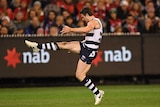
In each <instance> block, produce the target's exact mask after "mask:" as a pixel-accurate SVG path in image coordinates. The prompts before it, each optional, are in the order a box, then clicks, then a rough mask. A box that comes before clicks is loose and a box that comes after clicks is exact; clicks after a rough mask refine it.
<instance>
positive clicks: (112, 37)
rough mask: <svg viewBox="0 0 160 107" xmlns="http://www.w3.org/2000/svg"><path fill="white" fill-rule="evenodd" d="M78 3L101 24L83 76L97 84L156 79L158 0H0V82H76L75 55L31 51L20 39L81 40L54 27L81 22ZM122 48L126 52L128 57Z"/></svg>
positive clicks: (159, 20)
mask: <svg viewBox="0 0 160 107" xmlns="http://www.w3.org/2000/svg"><path fill="white" fill-rule="evenodd" d="M84 6H88V7H90V8H92V10H93V13H94V15H95V16H96V17H98V18H100V19H101V21H102V22H103V28H104V34H103V42H102V44H101V48H100V52H99V56H98V57H97V59H96V61H95V62H94V63H93V66H92V68H91V71H90V73H89V76H90V77H92V78H94V79H95V81H96V82H97V83H98V84H108V83H116V84H123V83H131V84H135V83H136V84H137V83H144V84H146V83H147V84H148V83H159V76H160V71H159V65H160V61H159V59H160V56H159V54H160V51H159V43H160V40H159V39H160V36H159V32H160V18H159V15H160V12H159V10H160V2H159V0H152V1H150V0H0V34H1V36H0V49H1V54H0V78H1V81H0V84H1V87H6V86H13V87H14V86H15V87H16V86H39V85H46V86H48V85H49V86H50V85H51V86H53V85H79V82H78V81H77V80H76V79H75V77H74V72H75V68H76V62H77V58H78V55H75V54H68V53H67V52H64V51H60V52H56V53H54V52H51V51H44V52H40V53H39V54H34V53H32V51H31V50H30V49H28V48H27V47H26V46H25V44H24V40H25V39H29V40H33V41H34V40H35V41H38V42H41V43H42V42H47V41H63V40H64V41H70V40H82V39H83V36H80V35H84V34H74V33H71V34H68V35H66V36H63V35H61V34H60V31H61V29H62V25H63V24H65V25H68V26H70V27H81V26H85V23H83V22H82V21H81V20H80V15H79V11H80V10H81V8H83V7H84ZM136 6H138V7H136ZM49 16H50V17H49ZM115 16H116V17H115ZM130 20H132V21H130ZM126 51H127V53H128V51H130V53H131V55H132V56H131V59H130V60H129V61H125V59H124V58H125V57H128V54H126ZM107 52H111V54H112V56H113V57H112V58H113V60H112V59H110V58H111V54H110V55H108V56H107V55H106V53H107ZM25 53H27V55H28V54H29V56H25V55H26V54H25ZM43 55H44V56H43ZM46 55H48V56H46ZM62 56H63V57H62ZM48 57H49V61H48V60H47V58H48ZM24 58H25V61H24ZM107 58H109V61H106V59H107ZM111 60H112V61H111ZM115 60H118V61H117V62H116V61H115ZM45 61H48V62H45ZM60 80H61V81H60Z"/></svg>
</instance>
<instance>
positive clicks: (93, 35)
mask: <svg viewBox="0 0 160 107" xmlns="http://www.w3.org/2000/svg"><path fill="white" fill-rule="evenodd" d="M93 20H97V21H98V22H99V24H100V28H98V29H96V28H95V29H93V30H92V31H90V32H88V33H87V34H86V36H85V45H86V46H87V47H88V48H91V49H98V48H99V45H100V43H101V40H102V33H103V27H102V23H101V21H100V20H99V19H98V18H94V19H93Z"/></svg>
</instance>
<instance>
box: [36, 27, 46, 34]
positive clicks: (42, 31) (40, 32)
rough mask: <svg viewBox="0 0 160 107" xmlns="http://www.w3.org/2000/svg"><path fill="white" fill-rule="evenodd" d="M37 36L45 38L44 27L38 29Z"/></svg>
mask: <svg viewBox="0 0 160 107" xmlns="http://www.w3.org/2000/svg"><path fill="white" fill-rule="evenodd" d="M36 34H37V35H38V36H45V35H44V29H43V28H42V27H39V28H38V29H37V32H36Z"/></svg>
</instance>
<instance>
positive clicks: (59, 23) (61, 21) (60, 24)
mask: <svg viewBox="0 0 160 107" xmlns="http://www.w3.org/2000/svg"><path fill="white" fill-rule="evenodd" d="M63 25H64V17H63V16H62V15H58V16H57V17H56V22H55V25H54V26H57V27H58V34H60V33H61V32H60V31H61V30H62V28H63Z"/></svg>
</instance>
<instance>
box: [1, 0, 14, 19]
mask: <svg viewBox="0 0 160 107" xmlns="http://www.w3.org/2000/svg"><path fill="white" fill-rule="evenodd" d="M2 12H5V14H6V15H8V16H9V18H10V19H11V20H12V19H14V15H13V12H12V9H11V8H9V7H8V2H7V0H0V13H2Z"/></svg>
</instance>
